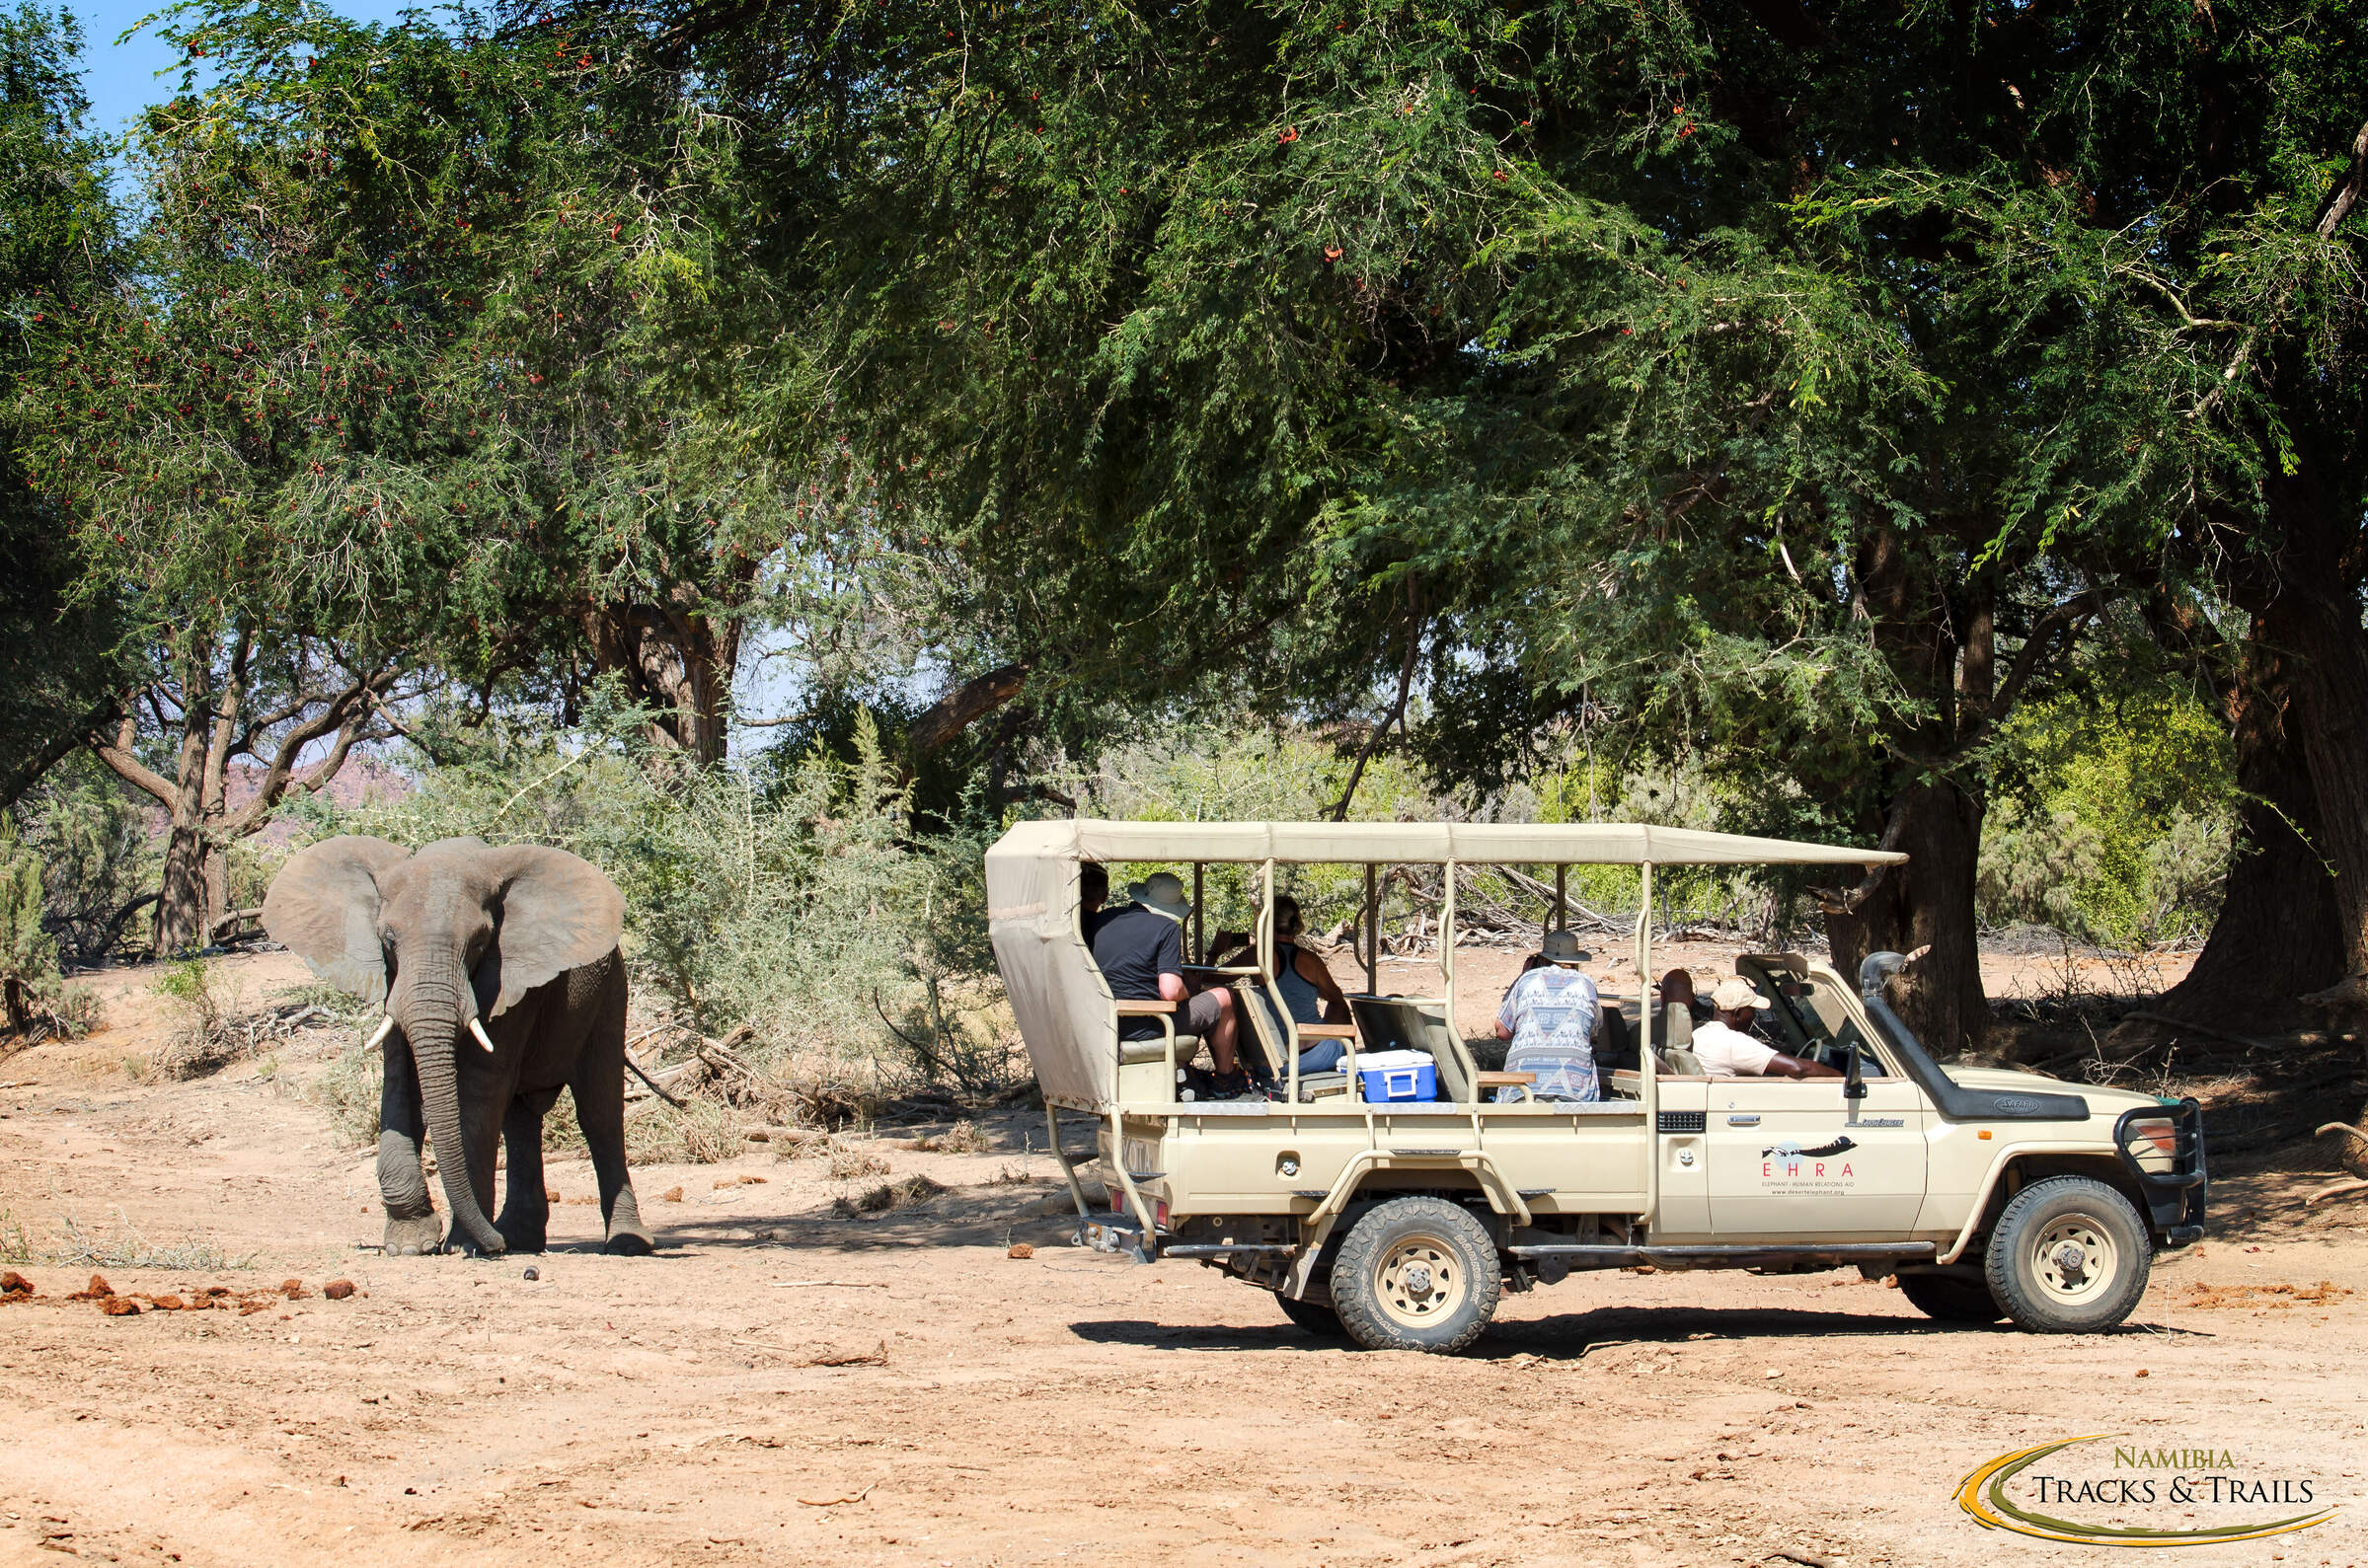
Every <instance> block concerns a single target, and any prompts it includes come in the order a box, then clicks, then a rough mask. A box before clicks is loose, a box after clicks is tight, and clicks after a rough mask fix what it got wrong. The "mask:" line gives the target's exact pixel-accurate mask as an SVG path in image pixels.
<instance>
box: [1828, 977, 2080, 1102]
mask: <svg viewBox="0 0 2368 1568" xmlns="http://www.w3.org/2000/svg"><path fill="white" fill-rule="evenodd" d="M1907 966H1908V960H1907V956H1906V955H1905V954H1903V953H1887V952H1886V953H1869V954H1868V955H1867V959H1866V962H1864V963H1862V964H1860V965H1859V997H1860V1000H1861V1001H1863V1002H1865V1003H1866V1004H1867V1016H1868V1017H1869V1018H1871V1019H1872V1020H1873V1022H1874V1026H1875V1028H1877V1029H1879V1030H1881V1031H1882V1036H1883V1040H1884V1042H1885V1043H1886V1044H1888V1045H1889V1046H1890V1047H1891V1049H1892V1050H1894V1051H1896V1052H1897V1053H1899V1060H1900V1065H1901V1066H1903V1067H1905V1068H1906V1069H1907V1071H1908V1077H1910V1078H1912V1079H1914V1080H1915V1081H1916V1086H1917V1087H1918V1088H1921V1089H1922V1090H1924V1092H1925V1093H1926V1094H1927V1095H1929V1096H1931V1098H1932V1102H1933V1104H1934V1105H1935V1106H1936V1107H1938V1108H1939V1110H1940V1112H1941V1115H1942V1116H1943V1118H1945V1119H1946V1120H1948V1121H1952V1122H2080V1121H2087V1120H2088V1119H2089V1102H2088V1101H2087V1100H2085V1099H2083V1098H2081V1097H2080V1096H2079V1095H2078V1094H2026V1093H2024V1092H2023V1091H2021V1090H2020V1089H2016V1090H2000V1089H1986V1088H1967V1087H1965V1086H1964V1085H1963V1084H1961V1083H1958V1082H1957V1081H1956V1080H1955V1079H1952V1078H1950V1077H1949V1076H1948V1074H1947V1073H1944V1072H1942V1071H1941V1064H1939V1063H1938V1062H1935V1061H1934V1060H1933V1059H1932V1054H1931V1053H1930V1052H1928V1051H1926V1050H1925V1049H1924V1044H1923V1042H1922V1041H1920V1040H1918V1039H1917V1038H1916V1035H1915V1031H1913V1030H1912V1029H1910V1028H1909V1027H1908V1026H1907V1024H1906V1023H1905V1022H1904V1021H1902V1020H1901V1018H1900V1016H1899V1014H1898V1013H1896V1012H1893V1011H1892V1010H1891V1004H1890V1003H1888V1002H1886V1001H1884V1000H1883V983H1884V982H1885V981H1887V980H1889V979H1890V978H1891V977H1892V976H1893V975H1895V974H1897V973H1899V972H1900V971H1901V970H1902V969H1905V968H1906V967H1907Z"/></svg>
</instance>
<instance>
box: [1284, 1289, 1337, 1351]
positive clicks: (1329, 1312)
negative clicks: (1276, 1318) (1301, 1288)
mask: <svg viewBox="0 0 2368 1568" xmlns="http://www.w3.org/2000/svg"><path fill="white" fill-rule="evenodd" d="M1274 1305H1275V1306H1277V1307H1281V1308H1282V1314H1283V1316H1285V1317H1287V1318H1289V1319H1290V1320H1291V1321H1292V1322H1293V1323H1294V1324H1295V1325H1297V1326H1298V1327H1299V1328H1300V1329H1301V1330H1302V1331H1303V1332H1305V1333H1310V1334H1313V1335H1315V1336H1316V1337H1317V1338H1318V1339H1338V1338H1339V1337H1340V1336H1341V1335H1342V1334H1345V1333H1346V1332H1347V1330H1346V1329H1344V1328H1342V1327H1341V1326H1340V1314H1339V1313H1338V1312H1337V1311H1335V1310H1333V1309H1332V1308H1331V1307H1327V1306H1325V1305H1324V1304H1323V1303H1322V1302H1302V1301H1298V1300H1296V1299H1294V1298H1292V1297H1289V1296H1285V1295H1283V1294H1282V1293H1281V1292H1279V1291H1277V1292H1276V1293H1275V1296H1274Z"/></svg>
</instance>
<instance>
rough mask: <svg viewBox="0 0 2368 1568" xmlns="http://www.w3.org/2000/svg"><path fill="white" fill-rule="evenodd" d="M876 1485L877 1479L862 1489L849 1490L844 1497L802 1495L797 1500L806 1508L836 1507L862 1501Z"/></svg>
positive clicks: (870, 1493)
mask: <svg viewBox="0 0 2368 1568" xmlns="http://www.w3.org/2000/svg"><path fill="white" fill-rule="evenodd" d="M878 1485H879V1483H878V1481H874V1482H873V1483H872V1484H871V1485H870V1486H867V1487H865V1488H864V1489H863V1490H862V1491H860V1492H849V1493H848V1494H847V1495H846V1496H845V1497H802V1498H800V1499H798V1501H799V1502H801V1503H803V1504H804V1505H805V1506H806V1507H808V1508H837V1507H838V1506H839V1505H840V1504H842V1503H860V1502H862V1501H863V1500H864V1499H865V1498H867V1497H870V1496H871V1495H872V1493H873V1491H874V1490H875V1489H876V1488H877V1487H878Z"/></svg>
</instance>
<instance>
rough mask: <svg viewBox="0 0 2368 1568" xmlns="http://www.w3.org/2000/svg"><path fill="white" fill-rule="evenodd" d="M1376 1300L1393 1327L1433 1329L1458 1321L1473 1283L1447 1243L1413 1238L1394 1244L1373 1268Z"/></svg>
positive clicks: (1430, 1237) (1428, 1238)
mask: <svg viewBox="0 0 2368 1568" xmlns="http://www.w3.org/2000/svg"><path fill="white" fill-rule="evenodd" d="M1373 1294H1374V1297H1375V1299H1376V1300H1378V1301H1379V1302H1380V1303H1381V1309H1382V1312H1383V1314H1384V1315H1385V1316H1387V1317H1388V1318H1389V1319H1390V1321H1392V1322H1394V1323H1396V1324H1398V1325H1399V1326H1400V1327H1402V1328H1429V1327H1431V1326H1433V1325H1434V1324H1438V1323H1443V1322H1445V1321H1447V1320H1448V1319H1449V1318H1451V1317H1453V1316H1454V1315H1455V1313H1456V1309H1457V1308H1458V1307H1462V1306H1463V1305H1464V1300H1465V1298H1466V1297H1468V1296H1470V1295H1471V1294H1472V1282H1471V1280H1470V1279H1469V1278H1468V1277H1467V1276H1466V1273H1465V1270H1464V1265H1463V1263H1462V1261H1461V1260H1459V1259H1458V1258H1457V1257H1456V1254H1455V1249H1454V1248H1453V1247H1451V1246H1449V1245H1448V1244H1447V1243H1446V1242H1445V1241H1443V1240H1441V1239H1440V1238H1439V1237H1437V1236H1435V1235H1410V1236H1406V1237H1403V1238H1401V1239H1400V1240H1397V1241H1394V1242H1392V1243H1391V1245H1390V1248H1389V1250H1388V1251H1386V1252H1384V1253H1383V1254H1382V1255H1381V1260H1380V1261H1379V1262H1378V1263H1376V1264H1375V1265H1374V1269H1373Z"/></svg>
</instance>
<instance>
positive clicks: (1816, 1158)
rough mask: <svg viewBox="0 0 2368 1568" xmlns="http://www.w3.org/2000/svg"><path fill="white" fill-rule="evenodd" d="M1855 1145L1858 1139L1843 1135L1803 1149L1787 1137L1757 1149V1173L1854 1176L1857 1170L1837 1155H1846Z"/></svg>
mask: <svg viewBox="0 0 2368 1568" xmlns="http://www.w3.org/2000/svg"><path fill="white" fill-rule="evenodd" d="M1856 1148H1858V1141H1857V1140H1856V1139H1853V1138H1847V1137H1845V1138H1837V1139H1835V1140H1834V1141H1833V1142H1831V1143H1827V1144H1819V1145H1818V1146H1817V1147H1816V1148H1814V1149H1803V1148H1801V1147H1800V1145H1799V1143H1798V1142H1796V1141H1795V1140H1794V1139H1790V1138H1787V1139H1785V1140H1783V1141H1782V1142H1780V1143H1775V1144H1771V1145H1769V1146H1768V1147H1767V1148H1766V1149H1763V1150H1761V1151H1760V1174H1761V1175H1762V1176H1770V1177H1778V1176H1784V1177H1790V1176H1807V1177H1809V1178H1811V1179H1812V1180H1814V1179H1815V1178H1817V1177H1820V1176H1822V1177H1827V1178H1831V1177H1836V1176H1855V1175H1857V1174H1858V1172H1856V1171H1854V1170H1852V1169H1851V1168H1850V1161H1849V1160H1847V1159H1842V1158H1839V1156H1842V1155H1847V1154H1849V1153H1850V1152H1851V1151H1852V1150H1853V1149H1856Z"/></svg>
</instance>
